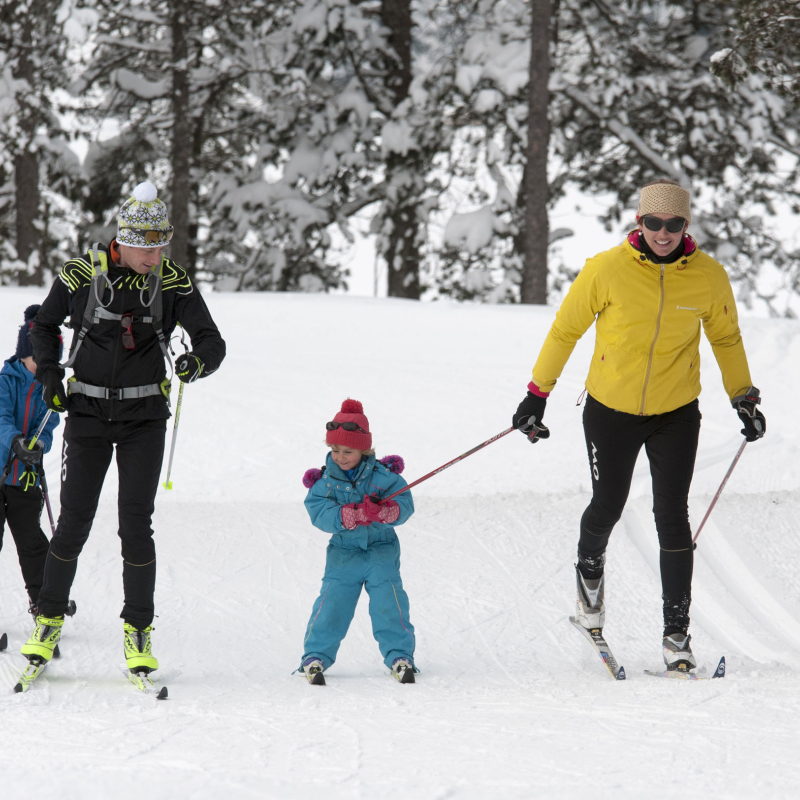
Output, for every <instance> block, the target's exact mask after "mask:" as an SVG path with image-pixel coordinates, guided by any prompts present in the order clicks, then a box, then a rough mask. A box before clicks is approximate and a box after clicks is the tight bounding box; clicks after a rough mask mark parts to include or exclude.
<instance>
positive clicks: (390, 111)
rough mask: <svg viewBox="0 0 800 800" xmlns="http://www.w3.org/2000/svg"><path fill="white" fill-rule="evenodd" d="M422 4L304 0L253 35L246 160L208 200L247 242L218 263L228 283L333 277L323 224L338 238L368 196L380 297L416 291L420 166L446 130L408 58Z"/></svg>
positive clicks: (429, 183) (321, 284)
mask: <svg viewBox="0 0 800 800" xmlns="http://www.w3.org/2000/svg"><path fill="white" fill-rule="evenodd" d="M424 5H425V3H424V2H423V3H410V2H409V1H408V0H402V1H401V2H397V1H395V0H385V2H375V1H373V0H305V1H304V2H298V3H297V4H296V8H295V9H294V12H293V15H292V22H291V25H290V27H289V28H288V29H287V30H286V31H276V32H275V33H274V34H272V35H271V36H270V37H269V40H268V41H267V42H265V49H266V50H267V51H268V52H269V53H270V67H271V74H272V79H273V84H272V85H271V86H268V87H266V88H267V94H266V95H265V96H264V105H265V107H266V108H267V111H266V113H267V114H268V115H269V120H270V121H269V124H268V125H267V126H266V127H265V130H264V131H263V135H262V145H261V149H260V162H259V163H258V164H257V165H255V166H254V167H253V168H252V169H251V170H248V171H243V173H242V174H241V175H240V176H238V177H237V179H236V180H235V181H233V182H230V181H228V182H226V183H224V184H220V185H219V187H218V188H219V192H218V194H217V197H218V200H217V203H216V206H217V209H218V216H217V218H218V219H219V220H220V223H221V224H224V223H225V220H227V221H228V224H229V227H230V238H231V240H236V239H238V240H239V241H241V242H243V243H244V244H247V248H246V249H249V250H250V253H251V256H250V257H249V258H248V257H247V255H246V253H244V252H243V253H242V256H241V258H239V259H231V262H230V263H229V264H228V265H227V267H226V266H224V265H222V269H226V270H227V271H228V272H229V273H232V274H233V275H235V276H238V277H237V282H238V285H239V286H241V287H242V288H244V287H251V288H273V289H285V288H303V289H306V290H322V289H326V288H331V287H334V286H337V285H339V284H340V281H341V280H342V278H343V277H345V276H344V275H342V274H341V272H340V271H339V270H338V269H337V268H336V267H335V266H334V262H333V259H332V258H330V248H331V245H332V240H331V235H330V231H329V228H330V226H333V225H335V226H337V227H338V228H339V230H340V231H341V232H342V233H343V234H344V236H345V237H346V238H348V239H352V234H351V232H350V225H349V220H350V218H351V217H352V216H353V215H354V214H356V213H357V212H359V211H361V210H362V209H364V208H366V207H367V206H372V207H373V208H374V216H373V222H372V229H373V231H374V232H375V233H377V244H378V251H379V254H380V255H381V256H382V257H383V258H384V259H385V261H386V262H387V264H388V265H389V293H390V295H393V296H403V297H419V296H420V293H421V289H422V285H421V280H420V264H421V261H422V259H423V257H424V246H425V241H426V236H425V233H426V230H425V225H426V223H427V218H428V214H429V212H430V209H431V207H434V206H435V205H436V196H437V194H438V190H437V187H436V183H435V180H433V179H432V178H431V167H432V164H433V160H434V158H435V157H436V155H437V154H438V153H440V152H441V151H442V149H443V148H445V149H446V146H447V145H446V141H448V140H449V136H450V131H449V130H447V129H446V127H445V126H444V125H443V124H442V121H441V120H442V118H443V110H442V109H441V107H439V106H437V103H436V94H435V91H432V90H431V86H430V85H429V84H427V83H426V81H425V78H426V73H425V69H426V66H427V62H426V61H425V59H424V55H425V54H424V52H423V53H422V57H420V52H421V48H420V41H421V39H420V38H419V37H418V35H417V30H418V26H417V23H416V18H415V14H421V13H422V10H421V8H420V7H421V6H424ZM428 5H435V4H433V3H428ZM423 50H424V48H423ZM434 88H435V87H434ZM443 140H444V141H445V144H444V145H443V144H442V141H443ZM265 169H266V173H265V172H264V170H265ZM226 180H227V179H226ZM248 236H249V239H248V241H247V242H245V237H248ZM231 245H232V246H235V241H232V243H231Z"/></svg>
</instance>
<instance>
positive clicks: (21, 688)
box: [14, 683, 25, 694]
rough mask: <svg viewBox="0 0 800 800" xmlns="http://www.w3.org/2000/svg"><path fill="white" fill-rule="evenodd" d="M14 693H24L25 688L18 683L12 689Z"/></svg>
mask: <svg viewBox="0 0 800 800" xmlns="http://www.w3.org/2000/svg"><path fill="white" fill-rule="evenodd" d="M14 691H15V692H17V694H19V693H20V692H24V691H25V687H24V686H23V685H22V684H21V683H18V684H17V685H16V686H15V687H14Z"/></svg>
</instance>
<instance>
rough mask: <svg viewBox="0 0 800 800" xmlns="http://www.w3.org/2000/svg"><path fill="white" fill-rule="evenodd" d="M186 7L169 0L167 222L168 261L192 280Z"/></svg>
mask: <svg viewBox="0 0 800 800" xmlns="http://www.w3.org/2000/svg"><path fill="white" fill-rule="evenodd" d="M186 14H187V7H186V3H185V0H172V19H171V23H170V25H171V28H172V59H173V63H174V66H173V67H172V98H171V99H172V114H173V122H172V144H171V152H170V164H171V167H172V184H171V186H170V194H171V199H170V207H169V214H170V222H171V223H172V225H173V226H174V228H175V231H174V233H173V236H172V243H171V244H170V250H169V257H170V258H171V259H172V260H173V261H175V262H176V263H178V264H180V265H181V266H182V267H184V268H185V269H186V270H187V271H188V272H189V275H190V277H194V272H195V264H194V262H193V259H191V258H190V227H191V226H190V224H189V197H190V175H189V171H190V168H191V149H192V148H191V146H190V141H191V120H190V119H189V74H188V70H187V63H186V62H187V58H188V56H189V46H188V43H187V40H186V31H187V27H188V26H187V20H186Z"/></svg>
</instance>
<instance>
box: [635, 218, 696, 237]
mask: <svg viewBox="0 0 800 800" xmlns="http://www.w3.org/2000/svg"><path fill="white" fill-rule="evenodd" d="M641 222H642V224H643V225H644V226H645V228H647V230H649V231H653V232H657V231H660V230H661V229H662V228H666V229H667V230H668V231H669V232H670V233H678V231H682V230H683V226H684V225H685V224H686V220H685V219H684V218H683V217H672V219H659V218H658V217H654V216H653V215H652V214H645V215H644V216H643V217H642V219H641Z"/></svg>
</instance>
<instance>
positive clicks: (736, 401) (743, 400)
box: [731, 386, 767, 442]
mask: <svg viewBox="0 0 800 800" xmlns="http://www.w3.org/2000/svg"><path fill="white" fill-rule="evenodd" d="M760 402H761V392H759V391H758V389H756V387H755V386H751V387H750V388H749V389H746V390H745V393H744V394H740V395H738V396H737V397H734V398H733V400H732V401H731V405H732V406H733V407H734V408H735V409H736V413H737V414H738V415H739V419H740V420H741V421H742V425H744V428H742V436H744V438H745V439H747V441H748V442H755V441H756V439H760V438H761V437H762V436H763V435H764V434H765V433H766V432H767V421H766V420H765V419H764V415H763V414H762V413H761V412H760V411H759V410H758V408H756V406H758V404H759V403H760Z"/></svg>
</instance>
